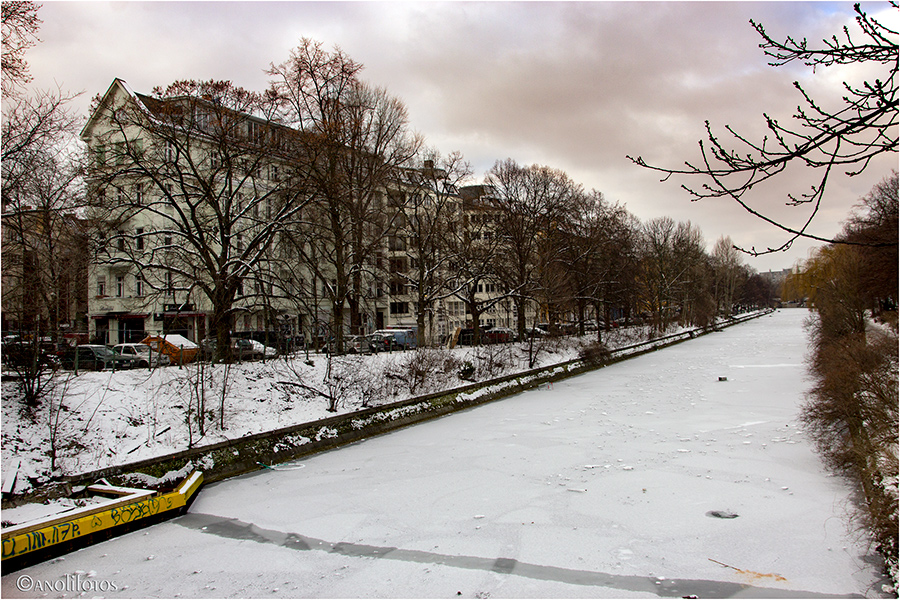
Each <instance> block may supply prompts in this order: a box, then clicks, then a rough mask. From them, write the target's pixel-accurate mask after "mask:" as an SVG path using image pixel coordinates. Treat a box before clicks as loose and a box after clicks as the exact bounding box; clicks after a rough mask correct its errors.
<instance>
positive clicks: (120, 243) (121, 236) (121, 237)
mask: <svg viewBox="0 0 900 600" xmlns="http://www.w3.org/2000/svg"><path fill="white" fill-rule="evenodd" d="M116 236H117V238H116V247H117V248H118V249H119V250H120V251H124V250H125V232H124V231H122V230H121V229H120V230H118V231H117V232H116Z"/></svg>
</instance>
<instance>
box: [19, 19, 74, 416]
mask: <svg viewBox="0 0 900 600" xmlns="http://www.w3.org/2000/svg"><path fill="white" fill-rule="evenodd" d="M3 10H4V19H6V10H7V5H6V4H4V5H3ZM5 37H6V24H5V22H4V39H5ZM4 52H5V49H4ZM5 56H6V55H5V54H4V60H5ZM4 68H5V67H4ZM4 85H5V82H4ZM4 89H5V88H4ZM73 97H74V96H70V95H67V94H65V93H64V92H62V91H57V92H49V91H48V92H38V93H36V94H34V95H24V94H16V95H14V96H13V97H12V98H11V99H9V101H7V102H6V103H5V105H4V107H3V108H4V110H3V124H2V136H3V149H2V178H3V201H2V210H3V248H2V252H3V286H2V291H3V297H2V306H3V329H4V331H5V332H6V333H17V334H18V335H19V340H18V342H17V343H16V344H15V345H13V346H8V347H6V348H4V361H5V362H6V363H7V364H8V365H10V366H11V367H13V368H14V369H15V370H16V371H17V372H18V374H19V379H20V382H21V383H22V388H23V392H24V398H25V403H26V404H27V405H29V406H36V405H37V404H38V403H39V402H40V399H41V398H42V397H43V396H44V395H45V393H46V391H47V390H49V389H51V388H52V386H53V381H52V380H53V367H54V363H53V361H52V359H51V358H50V356H49V352H50V350H51V348H50V346H51V345H52V344H55V343H57V342H58V341H59V339H58V338H57V337H56V336H57V335H58V334H59V333H60V330H61V328H69V331H74V330H77V329H79V328H80V326H81V325H83V323H84V322H83V320H82V319H80V318H79V317H83V313H84V311H86V309H87V307H86V302H87V292H86V287H85V281H86V279H87V265H86V245H87V244H86V240H85V232H84V223H83V222H82V221H81V220H80V219H79V218H78V216H77V212H78V210H79V209H80V208H81V207H82V206H83V193H82V189H81V186H80V177H81V174H82V170H81V169H82V156H81V153H80V152H79V151H78V150H77V149H75V148H74V147H73V146H72V140H73V138H74V134H75V127H76V125H77V122H78V119H77V117H76V116H75V115H74V113H73V112H72V111H71V109H70V107H69V102H70V101H71V99H72V98H73ZM51 336H52V337H51Z"/></svg>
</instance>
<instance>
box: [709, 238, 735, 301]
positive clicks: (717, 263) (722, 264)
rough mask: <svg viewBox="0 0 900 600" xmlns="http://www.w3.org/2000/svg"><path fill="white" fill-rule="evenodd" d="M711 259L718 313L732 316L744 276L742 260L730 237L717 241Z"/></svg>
mask: <svg viewBox="0 0 900 600" xmlns="http://www.w3.org/2000/svg"><path fill="white" fill-rule="evenodd" d="M711 259H712V268H713V272H714V277H715V280H714V284H713V293H714V295H715V298H716V312H718V313H719V314H725V315H730V314H731V312H732V306H733V305H734V301H735V298H736V296H737V293H738V291H739V290H738V283H739V281H740V278H741V275H742V272H741V266H742V265H741V258H740V255H739V253H738V251H737V249H735V247H734V244H733V243H732V241H731V238H730V237H728V236H724V235H723V236H720V237H719V239H718V240H716V244H715V246H713V251H712V256H711Z"/></svg>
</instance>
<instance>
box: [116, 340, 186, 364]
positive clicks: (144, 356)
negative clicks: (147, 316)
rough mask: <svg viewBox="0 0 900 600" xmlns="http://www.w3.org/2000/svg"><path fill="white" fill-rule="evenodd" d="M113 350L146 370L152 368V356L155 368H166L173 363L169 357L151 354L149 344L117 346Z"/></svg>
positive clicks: (157, 353)
mask: <svg viewBox="0 0 900 600" xmlns="http://www.w3.org/2000/svg"><path fill="white" fill-rule="evenodd" d="M112 349H113V350H115V351H116V352H118V353H119V354H121V355H122V356H126V357H128V358H131V359H133V360H134V366H136V367H144V368H145V369H146V368H147V367H149V366H150V360H151V358H150V357H151V355H152V357H153V366H154V367H164V366H166V365H168V364H169V363H170V362H171V361H170V360H169V357H168V355H166V354H161V353H159V352H151V351H150V346H148V345H147V344H116V345H115V346H113V347H112Z"/></svg>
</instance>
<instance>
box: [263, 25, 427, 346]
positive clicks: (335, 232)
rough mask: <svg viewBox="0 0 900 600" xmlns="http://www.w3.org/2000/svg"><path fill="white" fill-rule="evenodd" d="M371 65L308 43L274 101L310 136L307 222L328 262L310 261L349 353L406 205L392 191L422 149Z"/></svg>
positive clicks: (275, 84) (305, 143) (297, 52)
mask: <svg viewBox="0 0 900 600" xmlns="http://www.w3.org/2000/svg"><path fill="white" fill-rule="evenodd" d="M361 69H362V65H360V64H359V63H356V62H355V61H353V60H352V59H351V58H350V57H349V56H347V55H346V54H344V52H343V51H342V50H340V49H339V48H335V50H334V51H333V52H328V51H326V50H324V49H323V48H322V45H321V44H320V43H318V42H314V41H312V40H309V39H306V38H304V39H303V40H301V44H300V46H298V47H297V48H296V49H294V50H293V51H292V52H291V56H290V58H289V59H288V60H287V61H285V62H284V63H282V64H280V65H277V66H276V65H272V66H271V68H270V69H269V75H271V76H272V77H273V78H274V79H273V81H272V83H271V90H270V94H271V95H272V96H273V97H277V98H278V99H279V101H280V102H281V104H282V114H283V115H284V118H285V119H286V120H287V122H288V123H290V124H291V125H292V126H293V127H295V128H297V129H298V130H300V131H301V135H300V136H299V137H298V139H299V140H300V141H301V145H300V147H299V148H298V151H299V152H300V153H302V155H303V157H304V162H305V164H306V165H307V168H308V170H309V178H310V188H309V189H310V193H311V194H312V198H313V202H314V204H313V206H312V207H311V210H310V211H308V212H309V213H310V216H311V218H308V219H306V220H305V221H306V222H305V227H306V235H307V237H309V239H310V240H311V242H310V243H315V242H321V244H320V246H319V252H318V260H316V261H312V260H310V258H311V257H310V255H309V254H305V255H304V259H305V262H306V263H307V264H308V266H309V267H310V269H311V270H313V272H314V273H315V276H316V278H317V279H320V280H322V281H323V282H324V283H325V284H326V285H325V291H326V293H327V296H328V299H329V301H330V303H331V307H332V319H333V321H334V326H333V330H334V334H335V341H336V346H337V351H339V352H340V351H342V349H343V334H344V321H345V318H344V309H345V307H347V308H349V313H350V315H349V317H350V327H351V330H352V331H353V332H354V333H356V332H359V330H360V326H361V314H362V308H363V304H364V302H365V300H366V299H367V295H368V290H369V287H370V286H369V285H367V283H368V282H369V281H371V278H372V274H373V267H372V263H373V262H374V255H375V252H376V251H377V250H378V249H379V248H380V247H381V246H382V242H383V240H384V238H385V236H386V235H387V233H388V231H390V230H391V228H392V227H393V224H394V220H395V219H396V217H397V215H399V214H401V212H402V210H403V205H404V204H405V200H404V199H403V198H402V197H400V196H398V195H395V196H394V202H387V203H386V202H385V201H384V200H385V190H386V189H387V187H388V186H389V184H390V182H391V179H392V178H394V177H396V176H397V174H398V170H399V169H401V168H402V167H405V166H408V164H409V161H410V160H411V159H412V158H413V157H414V156H415V154H416V152H417V151H418V148H419V147H420V145H421V139H420V138H419V136H418V135H414V134H412V133H410V131H409V128H408V116H407V112H406V107H405V106H404V105H403V103H402V102H401V101H400V100H399V99H397V98H394V97H392V96H390V95H389V94H388V93H387V91H386V90H384V89H383V88H376V87H372V86H369V85H367V84H365V83H363V82H361V81H360V80H359V77H358V74H359V71H360V70H361Z"/></svg>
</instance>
